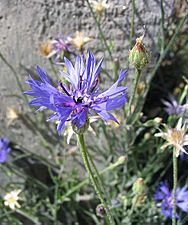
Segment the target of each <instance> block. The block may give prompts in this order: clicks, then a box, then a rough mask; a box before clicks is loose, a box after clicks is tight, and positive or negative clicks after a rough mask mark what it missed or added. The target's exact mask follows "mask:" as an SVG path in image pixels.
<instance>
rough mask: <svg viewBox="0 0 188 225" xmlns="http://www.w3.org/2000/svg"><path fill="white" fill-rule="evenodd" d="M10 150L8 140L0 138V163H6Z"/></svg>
mask: <svg viewBox="0 0 188 225" xmlns="http://www.w3.org/2000/svg"><path fill="white" fill-rule="evenodd" d="M10 150H11V149H10V148H9V140H8V139H7V138H0V163H4V162H6V161H7V158H8V154H9V152H10Z"/></svg>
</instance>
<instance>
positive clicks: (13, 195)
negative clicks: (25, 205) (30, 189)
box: [4, 189, 21, 210]
mask: <svg viewBox="0 0 188 225" xmlns="http://www.w3.org/2000/svg"><path fill="white" fill-rule="evenodd" d="M20 192H21V190H20V189H19V190H14V191H11V192H10V193H7V194H6V195H5V196H4V204H5V206H9V207H10V208H11V209H12V210H15V208H16V207H17V208H20V207H21V205H20V204H19V203H18V200H19V199H20V198H19V196H18V195H19V194H20Z"/></svg>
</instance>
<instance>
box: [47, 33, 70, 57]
mask: <svg viewBox="0 0 188 225" xmlns="http://www.w3.org/2000/svg"><path fill="white" fill-rule="evenodd" d="M66 52H71V49H70V44H69V42H68V39H67V40H64V39H63V38H60V37H57V38H55V39H54V40H52V52H51V54H50V56H55V61H57V60H63V57H64V54H65V53H66Z"/></svg>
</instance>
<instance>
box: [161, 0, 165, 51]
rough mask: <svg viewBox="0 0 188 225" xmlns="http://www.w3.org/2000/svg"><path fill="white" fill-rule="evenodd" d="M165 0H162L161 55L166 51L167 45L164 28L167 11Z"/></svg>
mask: <svg viewBox="0 0 188 225" xmlns="http://www.w3.org/2000/svg"><path fill="white" fill-rule="evenodd" d="M163 1H164V0H161V33H162V37H161V55H162V54H163V52H164V46H165V28H164V17H165V11H164V6H163V4H164V2H163Z"/></svg>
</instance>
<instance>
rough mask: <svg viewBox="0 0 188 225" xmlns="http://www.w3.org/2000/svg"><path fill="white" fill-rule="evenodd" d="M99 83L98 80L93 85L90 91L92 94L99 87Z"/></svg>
mask: <svg viewBox="0 0 188 225" xmlns="http://www.w3.org/2000/svg"><path fill="white" fill-rule="evenodd" d="M98 83H99V79H98V78H97V79H96V81H95V83H94V84H93V85H92V87H91V89H90V92H91V93H92V92H93V91H94V90H95V88H96V86H97V85H98Z"/></svg>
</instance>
